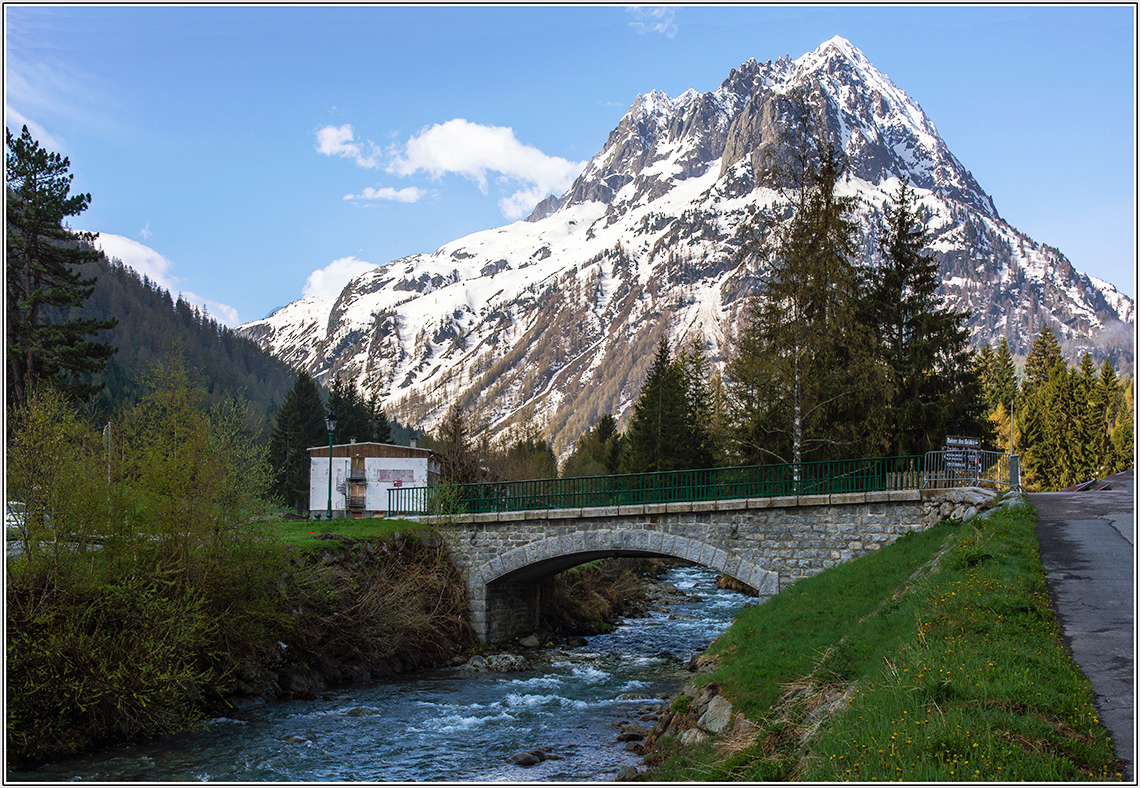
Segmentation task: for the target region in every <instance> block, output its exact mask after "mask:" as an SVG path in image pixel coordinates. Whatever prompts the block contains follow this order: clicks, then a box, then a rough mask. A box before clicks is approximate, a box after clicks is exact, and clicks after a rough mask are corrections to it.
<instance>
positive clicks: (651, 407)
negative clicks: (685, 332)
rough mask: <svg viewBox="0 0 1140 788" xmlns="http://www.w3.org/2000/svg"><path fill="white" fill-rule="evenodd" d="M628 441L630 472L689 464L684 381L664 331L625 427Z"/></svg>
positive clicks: (682, 466) (664, 468) (671, 469)
mask: <svg viewBox="0 0 1140 788" xmlns="http://www.w3.org/2000/svg"><path fill="white" fill-rule="evenodd" d="M626 437H627V438H628V440H629V455H628V457H627V460H628V467H627V470H628V471H629V472H631V473H649V472H654V471H675V470H680V469H682V468H687V467H690V466H689V465H688V457H687V456H686V448H687V447H688V446H689V444H690V436H689V431H688V402H687V397H686V395H685V381H684V378H683V376H682V374H681V370H680V369H679V367H678V365H677V364H675V363H673V360H672V359H671V358H670V355H669V339H668V337H667V336H665V335H664V334H662V336H661V341H660V343H659V344H658V347H657V356H656V357H655V358H654V360H653V366H652V367H651V368H650V370H649V375H648V376H647V377H646V379H645V385H644V386H642V388H641V394H640V396H639V397H638V399H637V404H636V405H634V408H633V417H632V418H631V420H630V423H629V428H628V429H627V430H626Z"/></svg>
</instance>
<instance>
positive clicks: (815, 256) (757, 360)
mask: <svg viewBox="0 0 1140 788" xmlns="http://www.w3.org/2000/svg"><path fill="white" fill-rule="evenodd" d="M790 117H791V123H790V124H789V126H788V127H787V128H786V130H785V136H784V143H783V145H782V146H780V148H779V151H782V152H777V153H776V155H775V157H774V160H775V163H774V165H773V166H772V167H771V168H770V169H769V173H770V175H771V178H772V182H773V183H774V185H776V186H777V188H779V189H780V190H781V192H782V194H783V195H784V199H785V202H786V204H785V206H784V207H785V208H786V210H787V211H790V212H792V216H791V218H790V219H786V220H785V219H783V217H782V216H781V215H777V214H776V213H768V214H757V215H755V216H753V217H752V219H750V221H749V222H748V224H747V225H746V226H745V229H744V233H743V239H744V242H743V244H742V247H741V254H742V257H743V258H744V261H745V262H746V263H750V264H752V265H754V266H755V267H756V268H758V269H761V270H764V269H766V270H764V273H763V274H762V286H761V292H760V293H758V294H757V295H755V296H753V297H752V298H751V299H750V300H749V303H748V305H747V307H746V313H745V315H744V320H743V321H742V328H741V331H740V333H739V334H738V336H737V337H736V338H735V342H734V344H733V348H732V351H731V355H730V358H729V361H728V364H727V367H726V376H725V377H726V384H727V389H728V395H729V400H730V402H731V406H730V407H731V410H732V417H731V418H732V422H733V425H734V429H733V432H734V441H733V442H734V444H735V446H734V449H735V453H736V454H737V455H738V456H739V457H740V458H741V459H742V460H743V461H745V462H772V461H774V460H775V461H782V462H796V463H798V462H802V461H806V460H809V459H828V458H830V457H837V456H853V455H857V454H859V453H862V452H863V451H864V450H866V448H867V445H868V440H869V436H870V435H871V434H873V430H872V429H869V427H870V425H869V423H868V420H867V418H866V416H867V411H868V407H869V403H870V402H871V401H872V400H873V398H874V397H875V392H876V390H877V388H878V384H877V383H876V378H877V374H878V370H877V368H876V367H875V365H873V364H872V363H869V362H870V345H869V337H868V336H867V332H866V331H864V330H862V328H861V326H860V324H859V321H858V313H857V304H858V300H859V297H860V295H861V292H860V282H859V277H858V274H857V272H856V269H855V266H854V262H853V261H854V259H855V257H856V254H857V253H858V250H859V249H858V238H859V230H858V225H857V224H856V222H855V221H854V220H853V219H852V218H851V213H852V211H853V209H854V207H855V202H854V199H853V198H849V197H842V196H840V195H839V194H838V192H837V187H838V185H839V182H840V180H841V178H842V176H843V172H844V166H845V162H844V159H843V156H842V154H841V153H840V152H839V151H838V150H836V148H835V147H834V145H833V144H832V142H831V140H830V139H829V138H828V137H826V136H825V135H823V134H820V133H818V132H817V131H816V126H815V122H814V120H813V119H812V117H811V111H810V108H809V105H808V103H807V102H806V101H805V100H803V99H799V100H797V101H794V102H793V104H792V106H791V110H790Z"/></svg>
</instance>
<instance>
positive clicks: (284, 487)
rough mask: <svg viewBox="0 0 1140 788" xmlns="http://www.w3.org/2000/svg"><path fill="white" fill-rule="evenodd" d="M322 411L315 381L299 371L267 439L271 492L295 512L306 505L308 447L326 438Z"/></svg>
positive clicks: (308, 466)
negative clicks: (271, 471) (272, 481)
mask: <svg viewBox="0 0 1140 788" xmlns="http://www.w3.org/2000/svg"><path fill="white" fill-rule="evenodd" d="M325 413H326V411H325V407H324V404H323V403H322V402H321V394H320V392H319V391H318V390H317V384H316V383H315V382H314V381H313V379H312V378H311V377H310V376H309V374H308V373H307V372H300V373H298V374H297V379H296V380H295V381H294V383H293V387H292V388H291V389H289V391H288V392H287V393H286V394H285V399H284V400H283V401H282V403H281V407H280V408H278V409H277V414H276V417H275V419H274V423H273V431H272V433H271V435H270V438H269V457H270V463H271V464H272V465H273V469H274V486H273V490H274V493H275V494H276V495H277V496H279V497H280V498H281V499H282V500H283V501H284V503H285V505H286V506H288V507H291V508H294V509H296V510H297V511H298V512H300V511H303V510H304V509H305V508H307V507H308V505H309V472H310V470H309V468H310V462H309V449H311V448H314V447H316V446H320V445H322V444H324V443H326V442H327V440H328V431H327V430H326V429H325Z"/></svg>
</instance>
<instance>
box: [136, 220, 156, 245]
mask: <svg viewBox="0 0 1140 788" xmlns="http://www.w3.org/2000/svg"><path fill="white" fill-rule="evenodd" d="M139 235H141V236H142V237H143V240H144V241H145V240H147V239H148V238H150V237H151V236H152V235H154V233H152V232H151V231H150V222H147V223H146V227H144V228H142V229H141V230H139Z"/></svg>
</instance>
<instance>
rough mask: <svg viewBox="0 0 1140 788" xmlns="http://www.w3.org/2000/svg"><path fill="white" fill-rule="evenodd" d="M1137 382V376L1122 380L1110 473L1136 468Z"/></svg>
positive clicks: (1112, 440) (1112, 441)
mask: <svg viewBox="0 0 1140 788" xmlns="http://www.w3.org/2000/svg"><path fill="white" fill-rule="evenodd" d="M1135 383H1136V378H1135V377H1133V378H1131V379H1130V380H1128V381H1127V382H1122V386H1121V388H1122V389H1123V391H1122V393H1121V398H1120V405H1119V408H1118V410H1117V414H1116V423H1115V426H1114V427H1113V430H1112V439H1111V443H1112V455H1111V456H1112V464H1111V465H1110V467H1109V468H1108V472H1109V473H1120V472H1121V471H1126V470H1128V469H1129V468H1134V467H1135V464H1136V455H1135V454H1134V452H1135V435H1134V427H1133V420H1134V419H1135V413H1136V399H1135V395H1136V392H1135Z"/></svg>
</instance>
